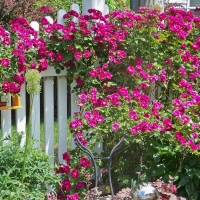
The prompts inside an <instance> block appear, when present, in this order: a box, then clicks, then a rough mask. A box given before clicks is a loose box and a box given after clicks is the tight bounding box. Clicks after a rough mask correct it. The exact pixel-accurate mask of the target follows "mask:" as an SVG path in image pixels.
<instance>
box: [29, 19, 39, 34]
mask: <svg viewBox="0 0 200 200" xmlns="http://www.w3.org/2000/svg"><path fill="white" fill-rule="evenodd" d="M30 26H31V27H32V28H33V29H34V30H35V31H37V32H38V31H39V29H40V25H39V23H38V22H37V21H32V22H31V23H30Z"/></svg>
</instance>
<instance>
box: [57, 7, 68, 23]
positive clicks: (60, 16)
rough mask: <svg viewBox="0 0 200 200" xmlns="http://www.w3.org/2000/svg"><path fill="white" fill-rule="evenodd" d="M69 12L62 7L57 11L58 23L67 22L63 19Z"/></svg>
mask: <svg viewBox="0 0 200 200" xmlns="http://www.w3.org/2000/svg"><path fill="white" fill-rule="evenodd" d="M66 13H67V11H65V10H63V9H61V10H59V11H58V12H57V23H58V24H62V25H64V24H65V19H63V16H64V15H65V14H66Z"/></svg>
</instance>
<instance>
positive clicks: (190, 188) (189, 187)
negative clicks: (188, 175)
mask: <svg viewBox="0 0 200 200" xmlns="http://www.w3.org/2000/svg"><path fill="white" fill-rule="evenodd" d="M185 190H186V192H187V194H188V196H190V197H191V196H193V192H194V184H193V182H192V180H191V181H189V182H188V184H186V185H185Z"/></svg>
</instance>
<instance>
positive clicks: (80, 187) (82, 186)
mask: <svg viewBox="0 0 200 200" xmlns="http://www.w3.org/2000/svg"><path fill="white" fill-rule="evenodd" d="M76 188H77V189H78V190H81V189H83V188H84V182H82V181H79V182H78V183H77V184H76Z"/></svg>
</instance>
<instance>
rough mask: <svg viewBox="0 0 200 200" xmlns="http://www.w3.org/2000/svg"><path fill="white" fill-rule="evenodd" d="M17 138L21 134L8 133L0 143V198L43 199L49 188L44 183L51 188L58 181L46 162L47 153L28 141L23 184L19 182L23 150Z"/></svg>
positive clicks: (48, 159) (47, 158) (47, 161)
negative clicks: (2, 142)
mask: <svg viewBox="0 0 200 200" xmlns="http://www.w3.org/2000/svg"><path fill="white" fill-rule="evenodd" d="M21 138H22V135H21V134H18V135H15V136H12V137H8V138H6V139H5V140H4V142H6V141H7V143H6V144H5V145H4V146H0V199H6V200H17V199H28V198H29V199H31V200H34V199H36V200H38V199H45V195H46V194H47V193H48V192H49V191H48V189H47V186H51V187H52V190H54V189H55V187H56V186H57V184H58V183H59V177H58V176H56V175H55V173H54V170H53V166H51V165H49V162H50V160H51V157H50V156H48V155H47V154H45V153H44V152H43V151H42V150H40V149H36V148H32V147H31V145H30V147H29V149H30V152H29V154H28V156H27V160H26V168H25V172H24V184H22V183H21V173H22V171H21V167H22V163H23V154H24V147H21V146H20V143H21ZM32 142H33V141H30V144H32Z"/></svg>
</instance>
